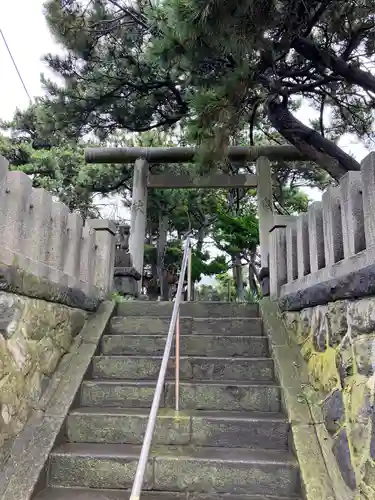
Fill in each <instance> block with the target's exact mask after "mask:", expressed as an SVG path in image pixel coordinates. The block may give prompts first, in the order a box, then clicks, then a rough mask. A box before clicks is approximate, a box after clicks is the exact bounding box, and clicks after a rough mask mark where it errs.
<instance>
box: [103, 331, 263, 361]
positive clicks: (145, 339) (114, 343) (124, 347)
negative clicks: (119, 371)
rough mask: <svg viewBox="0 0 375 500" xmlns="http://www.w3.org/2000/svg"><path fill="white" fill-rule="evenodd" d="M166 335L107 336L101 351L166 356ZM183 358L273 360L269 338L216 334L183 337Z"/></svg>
mask: <svg viewBox="0 0 375 500" xmlns="http://www.w3.org/2000/svg"><path fill="white" fill-rule="evenodd" d="M165 342H166V336H153V335H150V336H147V335H104V336H103V338H102V344H101V349H102V353H103V354H104V355H107V356H108V355H113V354H115V355H139V356H142V355H148V354H149V355H152V356H162V355H163V353H164V349H165ZM180 353H181V355H182V356H208V357H225V358H230V357H232V356H243V357H246V358H262V357H269V349H268V340H267V338H266V337H235V336H233V337H224V336H223V337H221V336H219V337H216V336H213V335H207V336H206V335H181V336H180Z"/></svg>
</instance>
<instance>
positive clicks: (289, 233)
mask: <svg viewBox="0 0 375 500" xmlns="http://www.w3.org/2000/svg"><path fill="white" fill-rule="evenodd" d="M286 261H287V276H288V283H290V282H291V281H294V280H296V279H297V278H298V259H297V228H296V223H294V224H293V223H290V224H288V225H287V227H286Z"/></svg>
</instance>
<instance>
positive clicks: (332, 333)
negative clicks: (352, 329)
mask: <svg viewBox="0 0 375 500" xmlns="http://www.w3.org/2000/svg"><path fill="white" fill-rule="evenodd" d="M347 309H348V302H347V301H345V300H338V301H337V302H330V303H329V304H328V322H329V345H330V346H331V347H335V346H337V345H338V344H339V343H340V342H341V339H342V338H343V336H344V335H345V333H346V332H347V330H348V320H347Z"/></svg>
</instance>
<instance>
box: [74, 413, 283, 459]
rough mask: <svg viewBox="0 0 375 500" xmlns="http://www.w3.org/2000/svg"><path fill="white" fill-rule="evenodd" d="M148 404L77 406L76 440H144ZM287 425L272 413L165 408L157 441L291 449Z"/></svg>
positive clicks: (281, 418) (277, 415)
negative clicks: (141, 405)
mask: <svg viewBox="0 0 375 500" xmlns="http://www.w3.org/2000/svg"><path fill="white" fill-rule="evenodd" d="M148 417H149V410H148V409H145V408H138V409H137V408H134V409H131V408H130V409H119V408H78V409H77V410H74V411H72V412H71V413H70V414H69V416H68V419H67V424H66V431H67V437H68V440H69V441H71V442H74V443H119V444H121V443H127V444H142V443H143V438H144V435H145V431H146V425H147V422H148ZM288 432H289V424H288V423H287V421H286V419H285V417H284V416H283V415H280V414H277V413H276V414H273V413H268V414H267V413H256V412H229V411H227V412H225V411H189V410H185V411H180V412H178V413H177V412H175V411H174V410H171V409H161V410H160V411H159V414H158V419H157V423H156V427H155V433H154V438H153V443H154V444H162V445H186V444H192V445H200V446H216V447H217V446H224V447H227V448H232V447H238V448H263V449H284V450H286V449H287V446H288Z"/></svg>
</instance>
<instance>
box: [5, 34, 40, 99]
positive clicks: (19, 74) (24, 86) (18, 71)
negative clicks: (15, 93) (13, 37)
mask: <svg viewBox="0 0 375 500" xmlns="http://www.w3.org/2000/svg"><path fill="white" fill-rule="evenodd" d="M0 34H1V36H2V38H3V40H4V43H5V47H6V48H7V50H8V53H9V56H10V58H11V59H12V62H13V65H14V67H15V69H16V71H17V74H18V76H19V79H20V80H21V83H22V85H23V88H24V89H25V92H26V94H27V97H28V98H29V101H30V104H31V103H32V102H33V100H32V99H31V96H30V94H29V91H28V90H27V88H26V85H25V82H24V81H23V78H22V76H21V73H20V70H19V69H18V67H17V64H16V61H15V60H14V57H13V55H12V52H11V51H10V48H9V45H8V43H7V41H6V38H5V35H4V33H3V31H2V29H1V28H0Z"/></svg>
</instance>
